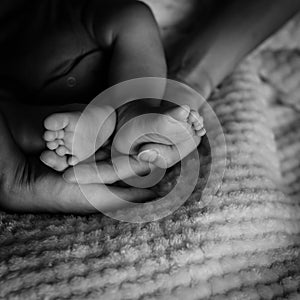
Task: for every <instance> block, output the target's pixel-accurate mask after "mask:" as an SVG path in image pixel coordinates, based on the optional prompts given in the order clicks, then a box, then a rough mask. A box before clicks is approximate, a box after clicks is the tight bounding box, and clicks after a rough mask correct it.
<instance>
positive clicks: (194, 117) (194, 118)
mask: <svg viewBox="0 0 300 300" xmlns="http://www.w3.org/2000/svg"><path fill="white" fill-rule="evenodd" d="M189 122H191V123H192V124H193V125H194V126H199V125H201V127H203V118H202V117H201V116H200V115H199V113H198V112H197V111H195V110H191V113H190V115H189Z"/></svg>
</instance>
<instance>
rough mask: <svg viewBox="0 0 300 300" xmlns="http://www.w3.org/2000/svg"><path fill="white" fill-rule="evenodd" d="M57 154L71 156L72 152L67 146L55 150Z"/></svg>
mask: <svg viewBox="0 0 300 300" xmlns="http://www.w3.org/2000/svg"><path fill="white" fill-rule="evenodd" d="M55 152H56V154H57V155H59V156H64V155H66V154H70V151H69V149H68V148H67V147H65V146H59V147H58V148H57V149H56V150H55Z"/></svg>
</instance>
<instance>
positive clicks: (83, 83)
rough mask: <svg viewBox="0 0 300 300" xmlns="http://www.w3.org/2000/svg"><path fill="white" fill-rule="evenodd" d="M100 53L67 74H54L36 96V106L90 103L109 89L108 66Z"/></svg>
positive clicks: (82, 61) (86, 58)
mask: <svg viewBox="0 0 300 300" xmlns="http://www.w3.org/2000/svg"><path fill="white" fill-rule="evenodd" d="M106 61H107V59H104V55H103V53H101V52H100V51H99V52H98V51H97V52H94V53H91V54H89V55H87V56H85V57H83V58H82V59H80V60H79V61H78V62H76V64H75V65H74V66H73V67H72V69H71V70H70V71H68V72H67V73H66V74H54V75H53V76H52V77H50V78H49V79H48V80H47V81H46V82H45V84H44V85H43V87H42V88H41V89H40V90H39V91H38V92H37V93H36V95H35V96H34V102H35V103H36V104H41V105H42V104H47V105H49V104H55V105H56V104H69V103H88V102H90V101H91V100H92V99H93V98H94V97H95V96H97V95H98V94H99V93H100V92H101V91H103V90H104V89H105V88H106V87H107V74H108V65H107V62H106Z"/></svg>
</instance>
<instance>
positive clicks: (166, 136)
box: [41, 105, 205, 171]
mask: <svg viewBox="0 0 300 300" xmlns="http://www.w3.org/2000/svg"><path fill="white" fill-rule="evenodd" d="M131 108H132V107H131ZM131 114H132V111H131ZM133 115H135V114H133ZM140 116H142V117H136V118H132V119H130V120H129V122H128V123H126V122H127V121H128V120H126V116H124V118H123V119H125V121H124V124H122V125H125V126H124V127H123V128H122V126H120V125H119V124H118V128H119V129H118V131H117V134H116V135H115V138H114V142H113V146H114V148H115V149H116V150H117V151H118V152H120V153H122V154H127V155H129V154H136V153H137V150H138V148H139V147H140V146H141V145H143V144H145V143H154V144H155V143H157V144H164V145H176V144H177V143H182V142H184V141H185V140H187V139H189V138H191V137H194V136H199V137H201V136H203V135H204V134H205V130H204V128H203V119H202V117H201V116H200V115H199V114H198V112H196V111H195V110H191V109H190V107H189V106H188V105H183V106H179V107H175V108H172V109H162V108H156V109H151V111H150V112H148V113H147V112H144V113H143V114H141V115H140ZM126 124H127V125H126ZM44 126H45V133H44V136H43V138H44V140H45V142H46V145H47V148H48V150H46V151H44V152H43V153H42V155H41V160H42V161H43V162H44V163H45V164H46V165H48V166H49V167H51V168H53V169H55V170H57V171H64V170H65V169H67V168H68V167H69V166H74V165H76V164H78V163H80V162H81V161H83V160H85V159H87V158H88V157H90V156H91V155H93V154H94V153H95V152H96V151H97V150H98V149H99V148H100V147H101V146H102V145H103V144H104V143H105V142H106V140H107V139H108V138H109V137H110V136H111V135H112V133H113V132H114V130H115V127H116V113H115V112H114V110H113V108H112V107H110V106H98V107H96V106H94V107H92V108H89V107H88V108H87V110H85V112H84V113H82V112H80V111H76V112H66V113H56V114H52V115H50V116H49V117H47V118H46V119H45V122H44ZM99 129H100V130H99ZM75 135H76V138H75ZM150 160H151V159H150Z"/></svg>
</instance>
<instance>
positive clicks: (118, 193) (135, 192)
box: [28, 177, 157, 214]
mask: <svg viewBox="0 0 300 300" xmlns="http://www.w3.org/2000/svg"><path fill="white" fill-rule="evenodd" d="M45 184H46V185H48V186H50V187H51V188H53V186H58V187H59V190H60V196H59V198H58V199H55V200H57V201H58V203H57V204H58V205H57V208H58V210H57V211H59V212H66V213H76V214H89V213H95V212H97V211H100V212H103V213H105V212H107V211H112V210H116V209H119V208H122V207H124V206H126V205H127V206H128V205H130V202H133V203H142V202H146V201H149V200H152V199H155V198H157V194H156V193H154V192H153V191H150V190H148V189H138V188H121V187H107V186H104V185H101V184H90V185H85V186H84V188H83V189H82V187H81V188H80V187H79V186H78V185H77V184H70V183H66V182H64V181H61V182H60V181H58V180H57V178H56V177H54V178H52V177H49V178H48V180H47V181H46V183H45ZM120 199H122V200H124V201H119V200H120ZM114 200H116V201H114ZM120 202H121V203H120ZM47 205H48V211H51V212H53V203H52V202H51V201H48V202H47ZM39 209H40V210H41V211H45V210H47V207H45V208H44V209H41V208H39ZM32 210H33V209H32V208H29V209H28V211H31V212H32Z"/></svg>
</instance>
